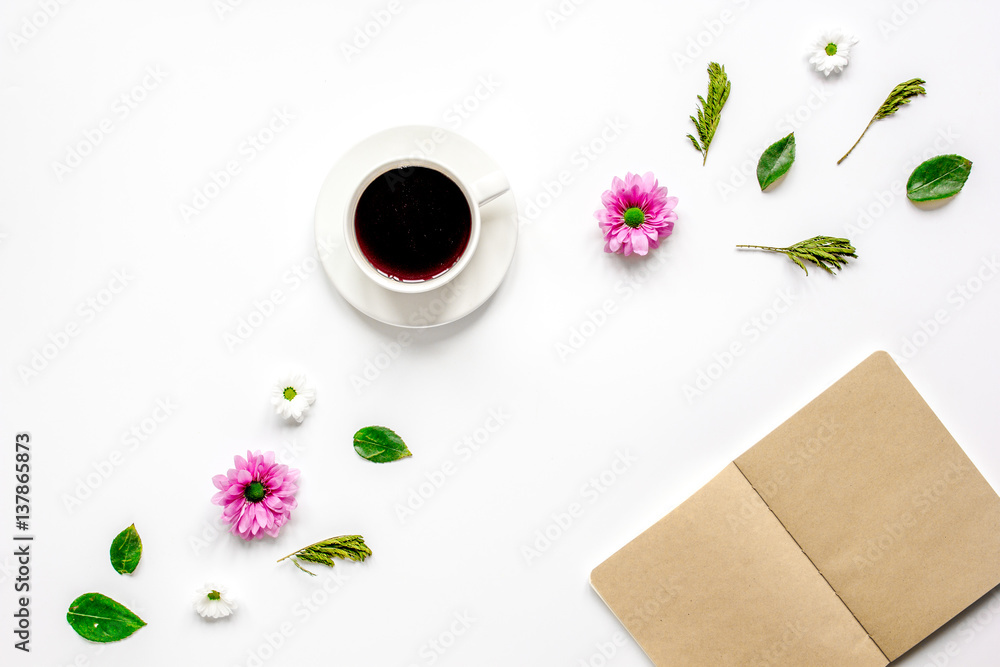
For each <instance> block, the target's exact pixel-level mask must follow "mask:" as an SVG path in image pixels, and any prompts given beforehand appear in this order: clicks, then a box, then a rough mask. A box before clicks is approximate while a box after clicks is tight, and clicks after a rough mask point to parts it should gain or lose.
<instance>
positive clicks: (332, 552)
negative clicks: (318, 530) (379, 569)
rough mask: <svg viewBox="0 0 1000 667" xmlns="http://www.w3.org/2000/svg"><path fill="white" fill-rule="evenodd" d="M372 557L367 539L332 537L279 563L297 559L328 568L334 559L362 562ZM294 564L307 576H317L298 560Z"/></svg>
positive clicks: (353, 536) (305, 548)
mask: <svg viewBox="0 0 1000 667" xmlns="http://www.w3.org/2000/svg"><path fill="white" fill-rule="evenodd" d="M371 555H372V550H371V549H369V548H368V545H367V544H365V538H363V537H361V536H360V535H341V536H340V537H331V538H330V539H328V540H323V541H322V542H317V543H316V544H310V545H309V546H307V547H303V548H301V549H299V550H298V551H296V552H294V553H290V554H288V555H287V556H285V557H284V558H279V559H278V562H279V563H280V562H281V561H283V560H285V559H287V558H297V559H299V560H302V561H305V562H307V563H319V564H321V565H326V566H328V567H333V566H334V561H333V559H334V558H347V559H349V560H353V561H357V562H361V561H364V559H366V558H368V557H369V556H371ZM292 564H293V565H295V567H297V568H299V569H300V570H302V571H303V572H305V573H306V574H309V575H312V576H314V577H315V576H316V575H315V573H313V572H310V571H309V570H307V569H306V568H304V567H302V566H301V565H299V563H298V560H293V561H292Z"/></svg>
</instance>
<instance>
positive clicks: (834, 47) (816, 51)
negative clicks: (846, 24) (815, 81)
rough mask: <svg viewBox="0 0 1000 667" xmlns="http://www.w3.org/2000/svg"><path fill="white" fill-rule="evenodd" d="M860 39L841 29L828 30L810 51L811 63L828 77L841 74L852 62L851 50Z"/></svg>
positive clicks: (814, 43)
mask: <svg viewBox="0 0 1000 667" xmlns="http://www.w3.org/2000/svg"><path fill="white" fill-rule="evenodd" d="M857 43H858V38H857V37H855V36H854V35H852V34H851V33H849V32H847V31H846V30H844V29H842V28H840V29H837V30H828V31H826V32H824V33H823V34H821V35H820V36H819V38H818V39H817V40H816V41H815V42H813V44H812V46H811V47H810V49H809V63H810V64H811V65H813V66H814V67H815V68H816V71H817V72H822V73H823V74H825V75H826V76H830V74H832V73H835V72H836V73H839V72H842V71H843V70H844V68H845V67H847V65H848V64H850V62H851V49H852V48H853V47H854V45H855V44H857Z"/></svg>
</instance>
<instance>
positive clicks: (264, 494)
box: [212, 450, 299, 540]
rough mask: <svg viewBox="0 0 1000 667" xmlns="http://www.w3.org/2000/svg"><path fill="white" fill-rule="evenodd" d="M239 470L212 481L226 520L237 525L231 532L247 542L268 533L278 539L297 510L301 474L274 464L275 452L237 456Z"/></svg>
mask: <svg viewBox="0 0 1000 667" xmlns="http://www.w3.org/2000/svg"><path fill="white" fill-rule="evenodd" d="M233 461H234V462H235V463H236V467H235V468H230V469H229V471H228V472H227V473H226V474H225V475H216V476H215V477H213V478H212V483H213V484H215V486H216V488H217V489H219V492H218V493H216V494H215V495H214V496H212V502H213V503H214V504H216V505H222V507H224V508H225V509H223V510H222V518H223V520H225V521H228V522H229V523H231V524H232V525H233V527H232V529H231V530H230V532H231V533H233V534H234V535H239V536H240V537H242V538H243V539H244V540H253V539H256V538H259V537H263V536H264V533H267V534H268V535H270V536H271V537H277V536H278V531H279V530H281V527H282V526H283V525H285V522H286V521H288V518H289V517H290V516H291V514H292V510H293V509H295V507H296V504H297V503H296V502H295V492H296V491H298V490H299V487H298V486H297V485H296V484H295V481H296V480H297V479H298V478H299V471H298V470H294V469H292V468H289V467H288V466H286V465H281V464H278V463H275V462H274V452H264V453H263V454H261V453H260V450H257V451H256V452H253V453H252V454H251V453H250V452H249V451H247V457H246V458H245V459H244V458H243V457H242V456H239V455H236V456H235V457H233Z"/></svg>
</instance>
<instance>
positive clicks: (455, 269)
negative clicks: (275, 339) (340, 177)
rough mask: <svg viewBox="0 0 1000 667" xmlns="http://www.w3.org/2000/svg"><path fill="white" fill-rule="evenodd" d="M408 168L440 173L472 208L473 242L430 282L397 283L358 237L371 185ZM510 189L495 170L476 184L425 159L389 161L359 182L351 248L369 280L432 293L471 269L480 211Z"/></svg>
mask: <svg viewBox="0 0 1000 667" xmlns="http://www.w3.org/2000/svg"><path fill="white" fill-rule="evenodd" d="M407 167H426V168H429V169H433V170H435V171H438V172H440V173H441V174H443V175H444V176H446V177H447V178H448V179H449V180H451V181H452V182H453V183H454V184H455V185H457V186H458V189H459V190H461V192H462V195H463V196H464V197H465V201H466V203H467V204H468V205H469V213H470V220H471V225H472V227H471V230H470V233H469V242H468V243H467V244H466V247H465V250H464V251H463V252H462V254H461V256H460V257H459V258H458V260H457V261H456V262H455V263H454V264H453V265H452V266H451V267H449V268H447V269H446V270H445V271H443V272H442V273H440V274H439V275H437V276H435V277H433V278H428V279H427V280H416V281H402V280H397V279H395V278H391V277H389V276H387V275H385V274H384V273H382V272H381V271H379V270H378V269H376V268H375V266H374V265H373V264H372V263H371V262H370V261H369V260H368V258H367V257H366V256H365V254H364V252H362V250H361V246H360V245H359V244H358V237H357V232H356V228H355V213H356V211H357V207H358V201H359V200H360V199H361V195H362V194H363V193H364V191H365V190H366V189H367V188H368V186H369V185H371V184H372V182H374V181H375V179H377V178H379V177H380V176H382V175H383V174H386V173H387V172H390V171H392V170H394V169H400V168H407ZM509 189H510V185H509V184H508V183H507V178H506V177H505V176H504V175H503V172H501V171H494V172H492V173H489V174H486V175H485V176H482V177H480V178H478V179H476V180H475V181H473V182H469V181H466V180H464V179H462V178H460V177H459V176H458V175H457V174H456V173H455V172H454V171H452V170H451V169H449V168H448V167H447V166H446V165H444V164H442V163H440V162H437V161H435V160H432V159H428V158H424V157H401V158H396V159H393V160H389V161H387V162H384V163H382V164H380V165H379V166H378V167H376V168H374V169H372V170H371V171H370V172H368V174H367V175H366V176H365V178H363V179H362V180H361V182H359V183H358V186H357V187H356V188H355V189H354V193H353V194H352V195H351V198H350V199H349V200H348V204H347V208H346V210H345V211H344V236H345V238H346V240H347V249H348V251H349V252H350V254H351V257H352V258H353V259H354V262H355V263H356V264H357V265H358V267H359V268H360V269H361V271H362V272H363V273H364V274H365V275H366V276H368V278H370V279H371V280H373V281H374V282H376V283H377V284H379V285H381V286H382V287H384V288H385V289H387V290H390V291H393V292H399V293H403V294H417V293H420V292H429V291H430V290H434V289H437V288H439V287H442V286H443V285H445V284H446V283H448V282H449V281H451V280H454V279H455V278H456V277H458V275H459V274H460V273H461V272H462V270H463V269H464V268H465V267H466V266H468V264H469V261H470V260H471V259H472V256H473V254H474V253H475V252H476V246H477V245H478V244H479V235H480V231H481V227H482V216H481V214H480V208H481V207H482V206H485V205H486V204H488V203H489V202H491V201H493V200H494V199H496V198H497V197H499V196H500V195H502V194H504V193H505V192H507V190H509ZM361 224H363V223H361Z"/></svg>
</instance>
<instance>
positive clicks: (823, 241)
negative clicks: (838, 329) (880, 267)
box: [736, 236, 858, 276]
mask: <svg viewBox="0 0 1000 667" xmlns="http://www.w3.org/2000/svg"><path fill="white" fill-rule="evenodd" d="M736 247H737V248H755V249H757V250H767V251H769V252H782V253H784V254H786V255H788V258H789V259H791V260H792V261H793V262H795V263H796V264H797V265H798V266H799V268H801V269H802V270H803V271H805V272H806V275H807V276H808V275H809V269H807V268H806V265H805V264H803V263H802V262H803V260H804V261H806V262H811V263H812V264H815V265H816V266H818V267H820V268H821V269H823V270H824V271H826V272H827V273H833V272H834V271H833V270H834V269H841V268H843V267H844V265H846V264H847V258H848V257H854V258H855V259H857V257H858V256H857V255H856V254H854V251H855V247H854V246H852V245H851V242H850V241H848V240H847V239H838V238H834V237H832V236H814V237H812V238H811V239H806V240H805V241H799V242H798V243H796V244H795V245H792V246H788V247H787V248H773V247H771V246H766V245H738V246H736Z"/></svg>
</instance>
